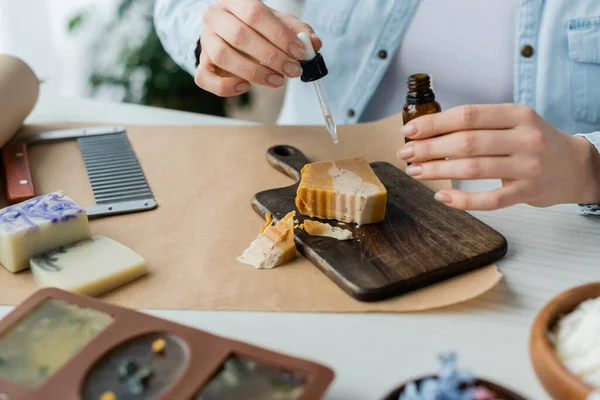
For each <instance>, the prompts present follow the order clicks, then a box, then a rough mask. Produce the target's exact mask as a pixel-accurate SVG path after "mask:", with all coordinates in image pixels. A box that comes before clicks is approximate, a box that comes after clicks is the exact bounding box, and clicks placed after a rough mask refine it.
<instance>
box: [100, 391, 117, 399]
mask: <svg viewBox="0 0 600 400" xmlns="http://www.w3.org/2000/svg"><path fill="white" fill-rule="evenodd" d="M100 400H117V396H115V394H114V393H113V392H104V393H102V394H101V395H100Z"/></svg>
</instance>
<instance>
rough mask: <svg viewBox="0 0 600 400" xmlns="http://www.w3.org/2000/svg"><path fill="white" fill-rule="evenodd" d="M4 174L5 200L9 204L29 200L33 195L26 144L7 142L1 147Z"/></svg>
mask: <svg viewBox="0 0 600 400" xmlns="http://www.w3.org/2000/svg"><path fill="white" fill-rule="evenodd" d="M2 159H3V161H4V171H5V174H6V200H7V202H8V204H9V205H12V204H16V203H20V202H22V201H25V200H29V199H31V198H33V197H34V196H35V190H34V188H33V180H32V178H31V170H30V169H29V155H28V153H27V145H26V144H25V143H24V142H22V141H12V142H8V143H7V144H6V145H5V146H4V147H3V148H2Z"/></svg>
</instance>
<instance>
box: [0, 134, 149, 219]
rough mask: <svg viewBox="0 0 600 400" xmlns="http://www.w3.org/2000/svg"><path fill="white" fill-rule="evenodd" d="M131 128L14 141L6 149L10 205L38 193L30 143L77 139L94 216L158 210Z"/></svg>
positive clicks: (89, 210) (92, 216) (3, 156)
mask: <svg viewBox="0 0 600 400" xmlns="http://www.w3.org/2000/svg"><path fill="white" fill-rule="evenodd" d="M125 132H126V131H125V128H123V127H121V126H109V127H93V128H78V129H61V130H53V131H47V132H41V133H37V134H33V135H28V136H25V137H23V138H19V139H16V140H13V141H11V142H9V143H8V144H6V146H4V148H2V158H3V161H4V171H5V174H6V198H7V201H8V204H9V205H10V204H16V203H20V202H22V201H25V200H29V199H31V198H33V197H35V189H34V187H33V181H32V177H31V169H30V167H29V157H28V153H27V148H28V147H31V146H33V145H36V144H39V143H48V142H57V141H63V140H69V139H76V140H77V144H78V145H79V149H80V151H81V155H82V156H83V161H84V163H85V167H86V169H87V173H88V178H89V180H90V183H91V185H92V190H93V192H94V199H95V200H96V205H94V206H90V207H86V213H87V215H88V218H99V217H106V216H111V215H116V214H125V213H133V212H139V211H148V210H152V209H155V208H156V207H157V206H158V205H157V203H156V200H155V199H154V195H153V194H152V190H151V189H150V185H149V184H148V181H147V180H146V177H145V176H144V172H143V171H142V167H141V166H140V164H139V162H138V159H137V157H136V155H135V152H134V151H133V148H132V147H131V143H130V142H129V139H128V138H127V134H126V133H125Z"/></svg>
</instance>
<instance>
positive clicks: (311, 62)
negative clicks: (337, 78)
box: [298, 32, 329, 82]
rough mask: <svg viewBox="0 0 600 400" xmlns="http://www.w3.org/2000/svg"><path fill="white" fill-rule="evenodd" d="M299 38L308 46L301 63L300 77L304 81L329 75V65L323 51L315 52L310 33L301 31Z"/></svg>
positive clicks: (312, 80)
mask: <svg viewBox="0 0 600 400" xmlns="http://www.w3.org/2000/svg"><path fill="white" fill-rule="evenodd" d="M298 38H299V39H300V40H301V41H302V43H303V44H304V47H305V48H306V52H305V53H304V54H305V55H304V59H303V60H301V61H300V65H301V66H302V76H301V77H300V79H301V80H302V82H314V81H317V80H319V79H321V78H323V77H325V76H327V74H328V73H329V71H328V70H327V65H325V60H324V59H323V56H322V55H321V53H315V50H314V49H313V46H312V43H311V41H310V36H308V33H306V32H300V33H299V34H298Z"/></svg>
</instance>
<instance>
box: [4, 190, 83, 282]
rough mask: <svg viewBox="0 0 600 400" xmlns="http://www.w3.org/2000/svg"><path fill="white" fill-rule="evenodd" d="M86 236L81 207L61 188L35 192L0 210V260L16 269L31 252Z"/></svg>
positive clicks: (19, 267) (54, 246) (24, 265)
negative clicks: (29, 198)
mask: <svg viewBox="0 0 600 400" xmlns="http://www.w3.org/2000/svg"><path fill="white" fill-rule="evenodd" d="M90 236H91V234H90V227H89V223H88V219H87V215H86V214H85V211H84V210H83V209H82V208H81V207H79V206H78V205H77V204H75V202H74V201H73V200H71V199H70V198H69V197H67V196H66V195H65V194H64V193H63V192H55V193H50V194H46V195H43V196H39V197H36V198H33V199H31V200H27V201H24V202H22V203H19V204H15V205H12V206H10V207H6V208H4V209H2V210H0V263H1V264H2V265H4V267H5V268H6V269H8V270H9V271H10V272H17V271H20V270H23V269H26V268H28V267H29V259H30V258H31V257H33V256H36V255H38V254H41V253H43V252H46V251H48V250H52V249H55V248H57V247H60V246H64V245H67V244H70V243H74V242H77V241H79V240H83V239H89V238H90Z"/></svg>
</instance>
